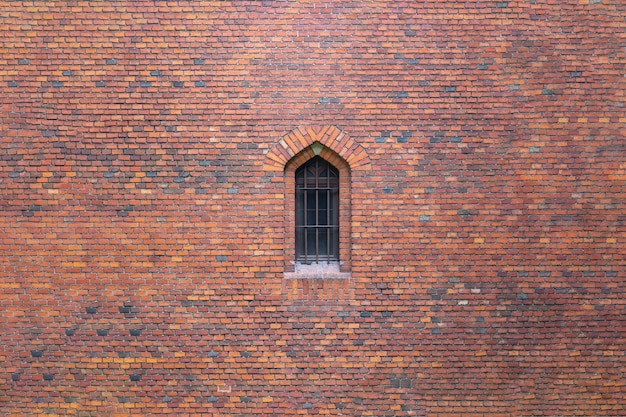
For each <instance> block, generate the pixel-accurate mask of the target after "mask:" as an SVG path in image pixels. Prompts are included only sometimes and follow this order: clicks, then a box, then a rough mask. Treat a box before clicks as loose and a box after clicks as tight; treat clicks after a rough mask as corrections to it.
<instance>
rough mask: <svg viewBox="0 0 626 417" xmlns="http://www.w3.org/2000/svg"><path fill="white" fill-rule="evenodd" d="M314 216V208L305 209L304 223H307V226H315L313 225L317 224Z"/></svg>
mask: <svg viewBox="0 0 626 417" xmlns="http://www.w3.org/2000/svg"><path fill="white" fill-rule="evenodd" d="M315 217H316V212H315V210H307V211H306V224H307V226H315V225H317V221H316V219H315Z"/></svg>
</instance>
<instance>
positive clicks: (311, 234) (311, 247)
mask: <svg viewBox="0 0 626 417" xmlns="http://www.w3.org/2000/svg"><path fill="white" fill-rule="evenodd" d="M315 230H316V229H314V228H310V229H308V233H307V235H308V236H307V246H308V247H307V249H308V256H309V257H310V258H309V260H310V261H315V249H316V248H315Z"/></svg>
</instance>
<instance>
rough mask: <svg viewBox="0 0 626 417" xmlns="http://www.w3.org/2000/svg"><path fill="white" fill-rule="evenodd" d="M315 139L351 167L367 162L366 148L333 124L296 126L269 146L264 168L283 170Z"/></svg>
mask: <svg viewBox="0 0 626 417" xmlns="http://www.w3.org/2000/svg"><path fill="white" fill-rule="evenodd" d="M316 142H319V143H320V144H322V145H324V147H325V148H328V149H330V150H331V151H333V152H335V153H336V154H337V155H339V156H340V157H341V158H343V160H345V161H346V163H347V164H348V166H349V167H350V169H351V170H356V169H361V168H364V167H366V166H368V165H369V164H370V159H369V157H368V156H367V153H366V152H365V149H363V147H362V146H361V145H360V144H359V143H357V142H355V141H354V140H353V139H351V138H350V137H349V136H348V135H347V134H346V133H345V132H343V131H342V130H340V129H338V128H337V127H335V126H323V127H315V126H307V127H298V128H296V129H294V130H292V131H291V132H289V133H287V134H286V135H285V136H283V137H282V138H281V140H280V141H278V142H277V143H276V144H275V145H274V146H273V147H272V149H270V151H269V152H268V153H267V159H266V163H265V170H266V171H283V170H284V169H285V166H286V165H287V163H288V162H289V161H290V160H291V159H292V158H293V157H294V156H296V155H298V154H299V153H301V152H302V151H303V150H305V149H307V148H308V147H310V146H311V145H312V144H314V143H316ZM308 159H309V158H306V160H308ZM329 162H331V163H332V161H329Z"/></svg>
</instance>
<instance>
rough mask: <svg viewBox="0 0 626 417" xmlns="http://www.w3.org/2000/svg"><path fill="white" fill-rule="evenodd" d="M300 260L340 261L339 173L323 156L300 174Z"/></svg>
mask: <svg viewBox="0 0 626 417" xmlns="http://www.w3.org/2000/svg"><path fill="white" fill-rule="evenodd" d="M296 261H297V262H299V263H303V264H311V263H320V262H335V261H339V171H338V170H337V168H335V167H333V166H332V165H331V164H329V163H328V162H326V161H325V160H324V159H322V158H321V157H319V156H316V157H314V158H312V159H311V160H309V161H308V162H307V163H305V164H304V165H302V166H301V167H300V168H298V170H297V171H296Z"/></svg>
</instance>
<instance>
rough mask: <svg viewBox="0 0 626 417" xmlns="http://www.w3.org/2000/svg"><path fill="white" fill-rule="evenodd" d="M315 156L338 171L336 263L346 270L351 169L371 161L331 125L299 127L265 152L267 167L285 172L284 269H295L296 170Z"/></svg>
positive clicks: (349, 260) (349, 261) (361, 150)
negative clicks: (337, 259)
mask: <svg viewBox="0 0 626 417" xmlns="http://www.w3.org/2000/svg"><path fill="white" fill-rule="evenodd" d="M315 155H319V156H320V157H322V158H324V159H325V160H326V161H328V162H329V163H331V164H332V165H333V166H334V167H335V168H337V169H338V170H339V213H340V215H339V260H340V261H339V262H340V270H341V271H342V272H349V271H350V269H351V242H350V223H351V220H350V219H351V217H350V211H351V203H350V194H351V193H350V189H351V171H353V170H356V169H359V168H365V167H366V166H368V165H369V163H370V160H369V157H368V156H367V153H366V152H365V149H363V147H362V146H361V145H360V144H358V143H357V142H355V141H354V140H352V139H351V138H350V137H349V136H348V135H347V134H345V133H344V132H343V131H341V130H340V129H338V128H336V127H334V126H324V127H317V128H315V127H298V128H296V129H294V130H292V131H291V132H289V133H288V134H286V135H285V136H283V138H282V139H281V140H280V141H279V142H278V143H277V144H276V145H274V147H273V148H272V149H271V150H270V152H269V153H268V155H267V163H266V170H269V171H282V172H284V175H285V240H284V242H285V243H284V245H285V247H284V253H285V272H293V271H294V269H295V261H294V260H295V217H294V216H295V171H296V170H297V169H298V167H300V166H301V165H302V164H304V163H305V162H307V161H308V160H309V159H311V158H313V157H314V156H315Z"/></svg>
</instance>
